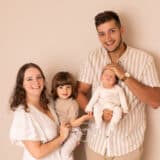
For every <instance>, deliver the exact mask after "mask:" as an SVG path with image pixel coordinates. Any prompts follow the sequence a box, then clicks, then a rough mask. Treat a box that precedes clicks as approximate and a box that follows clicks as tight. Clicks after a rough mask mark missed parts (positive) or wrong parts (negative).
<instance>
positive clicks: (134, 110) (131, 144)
mask: <svg viewBox="0 0 160 160" xmlns="http://www.w3.org/2000/svg"><path fill="white" fill-rule="evenodd" d="M109 63H111V60H110V58H109V56H108V54H107V51H106V50H105V49H104V48H103V47H102V48H98V49H96V50H95V51H94V52H92V53H91V54H89V56H88V59H87V61H86V63H85V64H84V65H83V67H82V68H81V72H80V75H79V79H78V80H79V81H80V82H84V83H88V84H91V85H92V93H93V92H94V91H95V89H96V88H97V87H98V86H99V85H100V75H101V72H102V69H103V68H104V66H106V65H107V64H109ZM118 63H119V64H120V65H121V66H122V67H123V68H124V69H125V70H126V71H127V72H129V73H130V74H131V75H132V77H134V78H135V79H137V80H138V81H140V82H142V83H143V84H146V85H148V86H151V87H159V86H160V82H159V79H158V74H157V71H156V67H155V63H154V60H153V57H152V56H151V55H149V54H147V53H146V52H144V51H141V50H139V49H135V48H131V47H129V46H127V49H126V51H125V52H124V54H123V55H122V56H121V57H120V59H119V62H118ZM119 85H120V86H121V87H122V88H123V89H124V92H125V94H126V97H127V101H128V106H129V113H128V114H127V115H126V116H125V117H124V118H123V119H122V120H121V122H120V123H119V125H118V127H117V128H116V130H115V131H114V132H113V134H112V135H111V136H110V137H107V136H106V132H107V125H106V123H105V122H103V125H102V126H101V129H99V130H95V123H94V122H93V121H92V122H90V124H89V127H88V133H87V143H88V146H89V147H90V148H91V149H92V150H93V151H95V152H97V153H99V154H101V155H107V156H121V155H124V154H127V153H129V152H132V151H134V150H136V149H137V148H139V147H140V145H142V143H143V141H144V134H145V129H146V115H145V108H146V107H145V106H146V105H145V104H144V103H143V102H141V101H140V100H139V99H138V98H137V97H136V96H134V95H133V94H132V92H131V91H130V90H129V89H128V87H127V86H126V85H125V84H124V82H122V81H120V82H119Z"/></svg>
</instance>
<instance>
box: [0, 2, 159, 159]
mask: <svg viewBox="0 0 160 160" xmlns="http://www.w3.org/2000/svg"><path fill="white" fill-rule="evenodd" d="M159 6H160V2H159V1H158V0H134V1H129V0H111V1H109V0H45V1H44V0H0V55H1V58H0V73H1V78H0V79H1V83H0V146H1V147H0V148H1V149H0V159H4V160H11V159H14V160H18V159H21V156H22V155H21V149H20V148H19V147H16V146H14V145H11V143H10V140H9V137H8V130H9V127H10V123H11V119H12V114H11V112H10V111H9V109H8V108H9V106H8V99H9V96H10V94H11V92H12V89H13V86H14V83H15V77H16V73H17V70H18V69H19V67H20V66H21V65H23V64H24V63H26V62H34V63H37V64H39V65H40V66H41V67H42V69H43V70H44V72H45V74H46V77H47V79H48V87H49V86H50V80H51V77H52V76H53V74H54V73H55V72H57V71H62V70H67V71H70V72H72V73H74V74H75V75H76V76H77V74H78V70H79V67H80V65H81V64H82V63H83V60H84V59H85V56H86V55H87V54H88V53H89V51H91V50H93V49H94V48H95V47H97V46H99V45H100V44H99V42H98V39H97V35H96V31H95V27H94V16H95V15H96V14H97V13H98V12H100V11H103V10H112V9H114V10H115V11H117V12H119V13H120V15H121V17H122V22H123V23H124V24H125V27H126V34H125V37H124V38H125V40H126V41H127V43H128V44H129V45H132V46H135V47H138V48H141V49H144V50H146V51H148V52H150V53H151V54H152V55H154V57H155V58H156V63H157V67H158V69H159V71H160V64H159V62H160V54H159V53H160V45H159V36H160V21H159V16H160V9H159ZM147 114H148V128H147V134H146V138H145V150H144V158H143V160H158V159H159V157H160V152H159V151H160V150H159V148H160V127H159V122H160V109H157V110H153V109H150V108H148V113H147ZM80 149H82V147H81V148H80ZM77 154H79V158H77V160H78V159H79V160H80V159H81V160H82V159H83V160H84V158H82V157H81V155H83V154H80V151H78V152H77ZM80 157H81V158H80Z"/></svg>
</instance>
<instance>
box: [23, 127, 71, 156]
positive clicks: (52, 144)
mask: <svg viewBox="0 0 160 160" xmlns="http://www.w3.org/2000/svg"><path fill="white" fill-rule="evenodd" d="M68 135H69V127H68V125H66V124H61V126H60V135H59V136H58V137H56V138H55V139H53V140H51V141H49V142H47V143H44V144H43V143H41V142H40V141H28V140H27V141H23V144H24V145H25V147H26V148H27V150H28V151H29V152H30V153H31V154H32V156H33V157H35V158H36V159H39V158H42V157H44V156H47V155H48V154H49V153H51V152H53V151H54V150H55V149H57V148H59V147H60V146H61V145H62V143H63V142H64V141H65V139H66V138H67V137H68Z"/></svg>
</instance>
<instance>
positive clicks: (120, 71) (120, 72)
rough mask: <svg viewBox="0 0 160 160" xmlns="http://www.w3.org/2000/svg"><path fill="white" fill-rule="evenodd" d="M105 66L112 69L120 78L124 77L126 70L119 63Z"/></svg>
mask: <svg viewBox="0 0 160 160" xmlns="http://www.w3.org/2000/svg"><path fill="white" fill-rule="evenodd" d="M105 68H106V69H110V70H112V71H113V72H114V73H115V74H116V76H117V77H118V78H119V79H122V77H124V73H125V70H124V69H123V67H121V66H120V65H119V64H117V63H112V64H108V65H107V66H106V67H105Z"/></svg>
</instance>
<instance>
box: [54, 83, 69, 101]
mask: <svg viewBox="0 0 160 160" xmlns="http://www.w3.org/2000/svg"><path fill="white" fill-rule="evenodd" d="M71 94H72V86H71V85H69V84H67V85H63V86H58V87H57V95H58V97H59V98H61V99H67V98H69V97H70V96H71Z"/></svg>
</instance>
